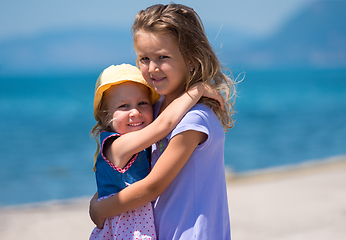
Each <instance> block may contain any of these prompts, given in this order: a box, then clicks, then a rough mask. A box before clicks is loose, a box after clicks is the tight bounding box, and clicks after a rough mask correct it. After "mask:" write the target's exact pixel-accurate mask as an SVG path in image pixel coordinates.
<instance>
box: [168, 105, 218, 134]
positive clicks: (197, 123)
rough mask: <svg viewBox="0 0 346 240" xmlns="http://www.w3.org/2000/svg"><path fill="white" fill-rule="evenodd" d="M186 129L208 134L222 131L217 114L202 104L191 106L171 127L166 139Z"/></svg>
mask: <svg viewBox="0 0 346 240" xmlns="http://www.w3.org/2000/svg"><path fill="white" fill-rule="evenodd" d="M188 130H194V131H198V132H203V133H205V134H207V135H208V136H209V134H211V132H220V133H221V132H222V133H223V129H222V126H221V124H220V122H219V120H218V118H217V116H216V115H215V113H214V112H213V110H212V109H211V108H210V107H208V106H206V105H204V104H196V105H195V106H194V107H193V108H191V109H190V111H188V112H187V113H186V114H185V116H184V117H183V118H182V119H181V120H180V122H179V123H178V125H177V126H176V127H175V128H174V129H173V131H172V132H171V134H170V135H169V136H168V139H170V138H172V137H173V136H175V135H176V134H179V133H181V132H184V131H188Z"/></svg>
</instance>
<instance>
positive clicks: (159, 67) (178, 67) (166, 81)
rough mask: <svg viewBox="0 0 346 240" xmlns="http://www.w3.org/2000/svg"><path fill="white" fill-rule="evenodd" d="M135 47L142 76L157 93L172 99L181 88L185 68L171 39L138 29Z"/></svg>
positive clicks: (175, 43)
mask: <svg viewBox="0 0 346 240" xmlns="http://www.w3.org/2000/svg"><path fill="white" fill-rule="evenodd" d="M135 47H136V52H137V57H138V59H139V66H140V69H141V72H142V74H143V77H144V79H145V80H146V81H147V82H148V84H149V85H150V86H151V87H152V88H153V89H154V90H155V91H156V92H157V93H159V94H161V95H165V98H166V100H167V101H172V100H174V99H175V98H176V97H178V96H179V95H180V94H181V93H183V92H184V91H185V84H186V80H187V77H188V76H187V75H188V70H187V67H186V65H185V61H184V59H183V56H182V54H181V52H180V49H179V46H178V43H177V42H176V40H175V39H173V38H172V37H171V36H169V35H167V34H157V33H150V32H146V31H143V30H140V31H138V32H137V33H136V38H135Z"/></svg>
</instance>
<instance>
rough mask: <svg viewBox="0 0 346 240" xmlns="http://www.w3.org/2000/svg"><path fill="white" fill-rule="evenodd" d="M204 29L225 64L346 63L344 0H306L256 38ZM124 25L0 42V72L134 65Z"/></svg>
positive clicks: (318, 65)
mask: <svg viewBox="0 0 346 240" xmlns="http://www.w3.org/2000/svg"><path fill="white" fill-rule="evenodd" d="M221 33H222V34H220V35H218V29H212V30H211V31H209V34H210V35H208V37H209V40H210V42H211V43H212V44H213V45H214V47H215V49H216V51H217V52H218V56H220V59H221V60H222V62H223V63H224V64H226V65H227V67H230V68H231V69H232V68H233V67H234V66H242V68H244V69H249V68H278V67H279V68H299V67H302V68H303V67H313V68H337V67H346V1H316V2H312V3H311V4H310V5H308V6H307V7H306V8H305V9H303V10H302V11H301V12H299V13H297V15H295V16H293V17H292V19H291V20H290V21H288V22H287V23H286V24H285V25H284V26H283V27H282V28H281V29H280V30H279V31H278V32H276V33H275V34H274V35H273V36H271V37H270V38H268V39H265V40H261V41H259V40H258V39H251V38H249V36H245V35H242V33H239V32H238V33H235V32H234V31H229V30H222V31H221ZM135 58H136V55H135V52H134V49H133V43H132V36H131V33H130V29H113V30H109V28H108V29H77V30H74V29H72V30H64V31H58V32H50V33H42V34H40V35H37V36H34V37H31V38H22V39H13V40H11V41H6V42H0V74H1V75H9V74H56V73H65V72H87V71H94V72H95V71H96V72H100V71H102V70H103V69H104V68H105V67H107V66H108V65H110V64H119V63H123V62H127V63H132V64H135Z"/></svg>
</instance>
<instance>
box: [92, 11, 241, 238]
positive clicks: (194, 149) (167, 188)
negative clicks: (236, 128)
mask: <svg viewBox="0 0 346 240" xmlns="http://www.w3.org/2000/svg"><path fill="white" fill-rule="evenodd" d="M132 31H133V37H134V44H135V50H136V53H137V57H138V61H139V66H140V69H141V72H142V74H143V77H144V78H145V80H146V81H147V82H148V84H149V85H150V86H151V87H152V88H153V89H154V90H155V91H156V92H157V93H159V94H160V95H163V96H162V97H161V98H160V100H159V101H158V102H157V103H156V104H155V106H154V114H155V116H157V115H158V114H160V115H159V117H160V116H161V115H162V114H163V113H164V112H163V110H164V109H166V108H169V107H170V105H171V104H173V103H174V101H175V99H176V98H177V97H178V96H179V95H180V94H181V93H183V92H184V91H185V90H186V89H187V88H188V87H189V86H191V84H194V83H197V82H203V83H205V84H207V85H209V86H211V87H212V88H213V89H214V90H216V91H219V92H223V94H224V97H225V100H226V101H225V107H224V108H223V109H222V108H221V107H220V106H219V105H218V104H217V103H216V102H215V101H213V100H210V99H202V101H201V104H197V105H196V106H194V107H193V108H192V109H191V110H190V111H189V112H188V113H187V114H186V115H185V116H184V117H183V119H182V120H181V121H180V122H179V124H178V125H177V126H176V127H175V128H174V130H173V131H172V132H171V133H170V134H169V135H168V136H167V137H166V138H164V139H162V140H160V141H159V142H158V143H156V144H155V145H153V146H152V159H151V160H152V165H153V166H154V167H153V169H152V171H151V172H150V173H149V175H148V176H147V177H145V178H144V179H142V180H140V181H138V182H136V183H134V184H132V185H131V186H129V187H127V188H125V189H124V190H122V191H120V192H119V193H118V194H116V195H114V196H112V197H110V198H108V199H106V200H104V201H102V202H97V201H95V200H93V199H92V201H91V203H90V215H91V217H92V219H93V221H94V222H95V223H96V224H102V222H103V221H104V218H106V217H109V216H110V215H113V214H119V213H121V212H124V211H128V210H131V209H133V208H136V207H138V206H141V205H142V204H144V203H146V202H148V201H152V200H155V202H154V216H155V227H156V232H157V237H158V239H160V240H165V239H167V240H171V239H184V240H191V239H198V240H208V239H218V240H221V239H228V240H229V239H230V238H231V234H230V222H229V216H228V205H227V203H228V202H227V192H226V181H225V169H224V158H223V154H224V140H225V135H224V132H223V129H222V127H223V128H224V129H225V130H227V129H229V128H230V127H231V126H232V119H231V117H230V113H232V109H233V108H232V105H233V104H232V103H231V102H230V101H229V100H230V93H232V92H233V93H234V92H235V90H234V86H235V83H234V81H232V80H231V79H229V78H228V77H227V76H225V75H224V74H223V73H222V71H221V66H220V64H219V61H218V59H217V57H216V55H215V53H214V52H213V50H212V48H211V46H210V44H209V42H208V39H207V37H206V34H205V31H204V28H203V25H202V23H201V20H200V18H199V17H198V15H197V13H196V12H195V11H194V10H193V9H191V8H189V7H186V6H183V5H179V4H169V5H154V6H151V7H149V8H147V9H145V10H144V11H140V12H139V13H138V14H137V16H136V19H135V22H134V24H133V27H132ZM233 96H234V95H233ZM163 150H164V151H163ZM162 151H163V152H162Z"/></svg>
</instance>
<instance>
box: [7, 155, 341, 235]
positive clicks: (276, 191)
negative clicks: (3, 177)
mask: <svg viewBox="0 0 346 240" xmlns="http://www.w3.org/2000/svg"><path fill="white" fill-rule="evenodd" d="M227 183H228V197H229V211H230V216H231V228H232V239H233V240H250V239H251V240H253V239H256V240H264V239H265V240H274V239H275V240H288V239H289V240H302V239H304V240H306V239H314V240H322V239H323V240H325V239H340V240H341V239H346V227H345V226H346V157H345V156H342V157H334V158H330V159H327V160H325V161H322V162H321V161H319V162H310V163H308V164H301V165H297V166H294V167H285V168H277V169H270V170H265V171H261V172H253V173H247V174H243V175H234V174H227ZM90 197H91V196H90ZM90 197H89V196H86V197H84V198H79V199H72V200H66V201H51V202H46V203H40V204H27V205H20V206H11V207H3V208H0V223H1V224H0V239H4V240H12V239H26V240H31V239H35V240H40V239H45V240H46V239H50V240H54V239H59V240H61V239H64V240H69V239H71V240H72V239H88V238H89V234H90V232H91V231H92V229H93V227H94V226H93V223H92V222H91V221H90V219H89V216H88V205H89V199H90Z"/></svg>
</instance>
